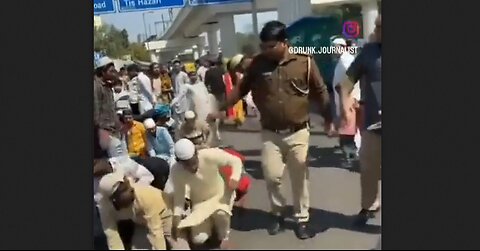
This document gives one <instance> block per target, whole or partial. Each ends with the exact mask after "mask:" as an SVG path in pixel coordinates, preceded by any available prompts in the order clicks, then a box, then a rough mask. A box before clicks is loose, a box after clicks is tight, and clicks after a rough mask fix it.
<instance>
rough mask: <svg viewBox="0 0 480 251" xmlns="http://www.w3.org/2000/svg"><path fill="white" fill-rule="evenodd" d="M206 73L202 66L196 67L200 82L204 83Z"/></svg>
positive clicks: (205, 68) (206, 69)
mask: <svg viewBox="0 0 480 251" xmlns="http://www.w3.org/2000/svg"><path fill="white" fill-rule="evenodd" d="M207 71H208V68H207V67H205V66H203V65H202V66H200V67H198V70H197V76H198V78H199V79H200V81H201V82H204V81H205V73H207Z"/></svg>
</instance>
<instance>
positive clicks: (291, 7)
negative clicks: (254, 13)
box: [276, 0, 312, 26]
mask: <svg viewBox="0 0 480 251" xmlns="http://www.w3.org/2000/svg"><path fill="white" fill-rule="evenodd" d="M276 1H277V2H278V9H277V13H278V21H280V22H282V23H284V24H286V25H287V26H288V25H289V24H291V23H293V22H295V21H297V20H298V19H300V18H302V17H306V16H310V15H312V4H311V2H310V0H295V1H293V0H276Z"/></svg>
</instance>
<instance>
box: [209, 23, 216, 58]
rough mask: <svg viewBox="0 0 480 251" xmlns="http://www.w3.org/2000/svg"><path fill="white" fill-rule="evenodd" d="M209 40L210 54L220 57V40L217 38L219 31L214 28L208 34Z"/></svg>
mask: <svg viewBox="0 0 480 251" xmlns="http://www.w3.org/2000/svg"><path fill="white" fill-rule="evenodd" d="M207 40H208V49H209V51H210V54H212V55H218V51H219V50H218V38H217V29H216V28H214V27H212V28H210V29H209V31H208V32H207Z"/></svg>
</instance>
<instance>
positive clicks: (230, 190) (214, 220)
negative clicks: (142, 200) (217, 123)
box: [171, 139, 242, 245]
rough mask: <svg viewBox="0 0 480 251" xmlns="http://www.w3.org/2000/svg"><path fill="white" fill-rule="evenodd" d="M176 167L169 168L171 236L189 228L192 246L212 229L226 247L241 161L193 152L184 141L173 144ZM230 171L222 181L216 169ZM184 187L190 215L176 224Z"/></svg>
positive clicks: (217, 151)
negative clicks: (187, 195) (187, 194)
mask: <svg viewBox="0 0 480 251" xmlns="http://www.w3.org/2000/svg"><path fill="white" fill-rule="evenodd" d="M175 154H176V156H177V161H178V162H177V163H176V164H175V166H174V167H173V168H172V173H171V180H172V183H173V187H174V196H173V206H174V209H173V213H174V220H173V230H172V231H173V232H175V233H177V234H176V235H177V236H178V233H179V231H180V230H182V229H184V228H188V227H190V228H191V238H192V242H193V243H194V244H197V245H199V244H203V243H205V241H207V240H208V239H209V238H210V237H211V234H212V230H213V229H215V232H216V233H217V237H218V239H219V240H221V241H222V245H227V244H226V243H228V237H229V233H230V218H231V215H232V207H233V202H234V190H235V188H236V187H237V186H238V181H239V180H240V176H241V173H242V161H241V160H240V159H239V158H238V157H236V156H233V155H231V154H229V153H227V152H225V151H223V150H221V149H219V148H208V149H203V150H199V151H196V150H195V146H194V144H193V143H192V142H191V141H189V140H188V139H180V140H179V141H177V143H176V144H175ZM223 166H231V167H232V176H231V178H230V180H228V181H227V180H224V179H223V178H222V176H221V175H220V174H219V168H221V167H223ZM186 187H188V188H189V189H188V190H189V197H190V201H191V207H192V211H191V214H190V215H188V216H187V217H186V218H185V219H183V220H181V221H180V219H181V218H180V217H181V215H182V213H183V209H184V205H185V194H186V193H185V192H186Z"/></svg>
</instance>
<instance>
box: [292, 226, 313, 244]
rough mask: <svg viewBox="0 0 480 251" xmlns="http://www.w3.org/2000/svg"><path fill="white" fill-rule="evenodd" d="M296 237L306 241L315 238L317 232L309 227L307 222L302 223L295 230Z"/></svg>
mask: <svg viewBox="0 0 480 251" xmlns="http://www.w3.org/2000/svg"><path fill="white" fill-rule="evenodd" d="M295 235H296V236H297V238H298V239H300V240H306V239H310V238H313V237H314V236H315V232H314V231H313V230H312V229H311V228H310V227H309V225H308V223H307V222H300V223H298V224H297V228H296V229H295Z"/></svg>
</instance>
